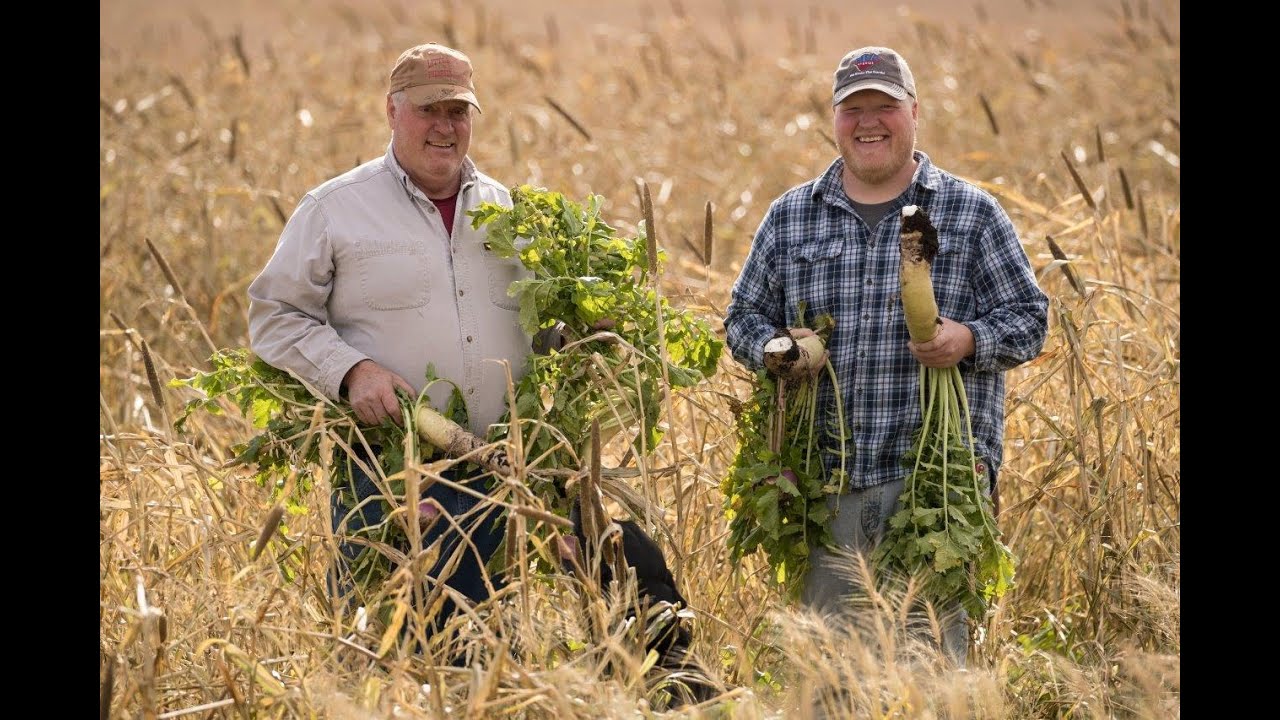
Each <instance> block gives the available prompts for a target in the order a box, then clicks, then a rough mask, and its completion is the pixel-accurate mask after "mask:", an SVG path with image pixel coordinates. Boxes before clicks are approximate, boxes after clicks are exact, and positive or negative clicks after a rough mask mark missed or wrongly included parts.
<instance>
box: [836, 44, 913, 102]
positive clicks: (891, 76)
mask: <svg viewBox="0 0 1280 720" xmlns="http://www.w3.org/2000/svg"><path fill="white" fill-rule="evenodd" d="M859 90H880V91H882V92H886V93H888V94H890V95H892V96H893V97H895V98H897V99H899V100H905V99H906V97H907V96H908V95H910V96H911V97H912V98H913V99H914V98H915V96H916V79H915V76H913V75H912V74H911V68H909V67H907V61H906V60H903V59H902V56H901V55H899V54H898V53H896V52H894V51H893V50H890V49H889V48H887V47H875V46H872V47H864V48H858V49H857V50H851V51H849V53H848V54H846V55H845V56H844V58H843V59H841V60H840V66H839V67H837V68H836V73H835V82H833V83H832V86H831V104H832V106H835V105H839V104H840V102H841V101H843V100H844V99H845V98H847V97H849V96H850V95H852V94H854V93H856V92H858V91H859Z"/></svg>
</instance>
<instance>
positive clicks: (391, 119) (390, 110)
mask: <svg viewBox="0 0 1280 720" xmlns="http://www.w3.org/2000/svg"><path fill="white" fill-rule="evenodd" d="M395 124H396V104H395V101H393V100H392V99H391V93H387V125H389V126H391V127H395Z"/></svg>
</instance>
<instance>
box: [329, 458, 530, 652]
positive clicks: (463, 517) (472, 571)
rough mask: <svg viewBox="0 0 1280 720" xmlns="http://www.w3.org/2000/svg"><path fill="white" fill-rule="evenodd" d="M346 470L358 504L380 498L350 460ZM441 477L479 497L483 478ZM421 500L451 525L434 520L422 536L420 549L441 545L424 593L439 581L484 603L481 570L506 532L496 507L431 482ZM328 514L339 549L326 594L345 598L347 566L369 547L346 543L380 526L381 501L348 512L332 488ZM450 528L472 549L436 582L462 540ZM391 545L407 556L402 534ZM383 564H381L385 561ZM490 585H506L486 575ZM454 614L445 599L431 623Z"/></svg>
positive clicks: (349, 587)
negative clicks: (434, 504)
mask: <svg viewBox="0 0 1280 720" xmlns="http://www.w3.org/2000/svg"><path fill="white" fill-rule="evenodd" d="M379 450H380V448H377V447H376V446H375V447H374V452H375V453H377V452H378V451H379ZM357 455H358V456H360V457H361V458H364V451H363V449H361V450H357ZM339 457H341V456H339ZM341 461H345V458H342V460H341ZM365 462H366V463H368V464H372V463H373V462H375V461H370V460H365ZM350 467H351V488H353V489H354V491H355V497H356V502H357V504H358V503H360V502H362V501H364V500H365V499H367V498H371V497H376V496H380V495H381V492H380V491H379V490H378V486H377V485H376V484H375V483H374V481H373V479H372V478H370V477H369V475H367V474H366V473H365V472H364V471H363V470H362V469H361V468H360V466H359V465H358V464H356V462H355V461H354V460H353V461H352V462H350ZM441 475H442V476H443V477H445V478H446V479H448V480H451V481H453V482H459V483H462V484H464V485H466V486H467V487H470V488H472V489H473V490H476V491H478V492H481V493H483V492H484V482H485V481H484V479H483V478H481V477H473V478H471V479H470V480H463V479H460V478H462V473H461V472H460V468H459V467H456V466H455V467H453V468H450V469H449V470H447V471H445V472H444V473H441ZM421 496H422V500H426V499H428V498H434V499H435V501H436V502H438V503H439V504H440V507H441V508H442V509H443V510H444V512H445V513H447V514H448V515H450V516H452V518H453V522H450V519H449V517H441V518H439V519H438V520H436V522H435V523H434V524H433V525H432V526H431V527H430V528H429V529H428V530H427V531H426V532H425V533H424V534H423V536H422V546H423V547H428V546H430V545H431V543H433V542H435V541H436V540H437V539H439V538H443V540H442V541H441V544H440V554H439V557H438V559H437V560H436V562H435V565H433V566H432V568H431V570H430V571H429V572H428V578H427V584H428V589H430V588H432V587H434V586H435V583H438V582H444V584H446V585H448V586H449V587H451V588H453V589H455V590H457V591H458V592H460V593H462V594H463V595H464V596H466V597H467V599H469V600H470V601H471V602H473V603H478V602H480V601H482V600H485V599H487V598H488V597H489V588H488V586H486V585H485V579H484V573H485V570H484V566H485V564H486V563H488V562H489V559H490V558H492V557H493V555H494V553H495V552H497V550H498V547H499V546H500V545H501V543H502V538H503V535H504V533H505V529H506V527H505V521H504V518H503V515H502V513H501V511H500V508H498V507H496V506H488V507H477V506H481V505H483V504H484V501H483V500H481V499H480V498H477V497H475V496H474V495H470V494H468V493H465V492H463V491H461V490H458V489H455V488H453V487H450V486H448V485H445V484H444V483H439V482H434V483H431V484H430V485H427V486H426V487H424V488H423V489H422V493H421ZM330 509H331V517H332V522H333V532H334V535H335V536H336V537H337V538H338V549H339V551H340V555H339V557H338V559H337V565H338V567H337V577H336V578H332V580H333V584H332V585H331V590H332V591H333V592H334V593H335V595H337V596H339V597H349V596H351V594H352V591H353V590H354V589H355V587H354V585H355V582H354V581H353V578H352V573H351V570H352V567H351V563H352V562H353V561H355V559H356V558H357V557H358V556H359V555H360V553H361V552H363V551H364V550H366V549H368V546H367V545H365V544H363V543H358V542H350V541H348V540H347V539H346V538H348V537H351V536H355V535H360V534H362V532H361V531H363V530H366V529H367V528H373V527H375V526H377V525H378V524H380V523H382V522H383V520H384V515H385V513H384V510H383V506H382V501H380V500H376V499H375V500H372V501H370V502H367V503H365V504H364V505H360V506H359V509H357V510H355V511H354V512H350V513H348V509H347V508H346V507H344V505H343V503H342V501H341V499H340V496H339V493H338V488H335V490H334V493H333V495H332V496H331V497H330ZM473 510H474V512H473ZM348 515H349V516H348ZM344 517H345V518H346V526H345V528H343V526H342V525H343V519H344ZM455 525H457V526H461V527H462V528H463V530H464V531H465V532H466V533H467V536H468V537H469V538H470V541H471V544H474V545H475V549H474V550H472V549H471V547H470V546H469V545H467V544H466V543H463V550H462V557H461V559H460V560H459V563H458V565H457V568H456V569H455V570H454V571H453V574H452V575H449V576H448V577H443V578H442V577H440V574H441V572H443V571H444V570H445V566H446V565H447V564H448V562H449V559H450V558H451V557H452V555H453V554H454V551H455V550H456V549H457V547H458V544H459V542H461V540H462V538H461V536H460V535H459V533H458V530H457V527H455ZM392 545H393V546H394V547H395V548H396V549H397V550H400V551H402V552H406V553H407V552H409V551H410V548H409V541H408V539H407V538H405V537H404V536H403V534H398V537H397V539H396V542H394V543H392ZM382 561H383V562H386V560H385V559H383V560H382ZM489 583H490V584H491V585H492V586H493V588H494V589H495V590H497V589H500V588H502V587H504V586H505V585H506V582H505V579H504V578H503V577H502V576H501V575H499V574H495V575H490V576H489ZM455 612H457V607H456V606H455V605H454V603H453V601H452V600H451V599H449V597H448V596H447V595H446V596H445V601H444V606H443V607H442V608H441V612H440V614H439V616H437V617H436V619H435V625H436V627H440V626H442V625H443V624H444V622H445V621H446V620H447V619H448V617H449V616H450V615H452V614H454V613H455Z"/></svg>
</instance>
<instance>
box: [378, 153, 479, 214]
mask: <svg viewBox="0 0 1280 720" xmlns="http://www.w3.org/2000/svg"><path fill="white" fill-rule="evenodd" d="M382 162H383V164H384V165H386V166H387V169H388V170H390V171H391V172H392V173H394V174H395V176H396V178H398V179H399V180H400V186H401V187H403V188H404V190H405V192H406V193H408V194H409V195H410V196H413V197H418V198H421V199H423V200H430V199H431V198H428V197H427V194H426V193H424V192H422V189H421V188H419V187H418V186H417V185H414V184H413V180H410V179H409V173H407V172H405V171H404V168H402V167H400V163H398V162H396V154H395V153H394V152H392V150H391V143H387V154H386V155H385V156H383V160H382ZM475 182H476V164H475V163H474V162H472V161H471V156H470V155H468V156H466V157H464V158H462V185H460V186H459V187H458V194H459V195H461V194H462V193H464V192H466V190H467V189H468V188H470V187H471V186H472V185H474V184H475Z"/></svg>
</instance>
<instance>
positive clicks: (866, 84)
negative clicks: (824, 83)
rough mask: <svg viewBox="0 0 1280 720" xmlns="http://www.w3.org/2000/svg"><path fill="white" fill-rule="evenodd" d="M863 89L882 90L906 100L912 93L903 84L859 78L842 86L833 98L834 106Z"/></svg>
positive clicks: (832, 103)
mask: <svg viewBox="0 0 1280 720" xmlns="http://www.w3.org/2000/svg"><path fill="white" fill-rule="evenodd" d="M862 90H879V91H880V92H883V93H886V94H888V95H892V96H893V97H895V98H897V99H899V100H905V99H907V96H909V95H910V94H911V93H909V92H907V89H906V88H904V87H902V86H901V85H895V84H893V83H891V82H885V81H883V80H859V81H858V82H856V83H854V84H852V85H850V86H849V87H847V88H841V89H840V92H838V93H836V95H835V97H833V98H832V99H831V105H832V107H835V106H836V105H839V104H840V103H842V102H844V100H845V98H847V97H849V96H850V95H852V94H854V93H856V92H860V91H862Z"/></svg>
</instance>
